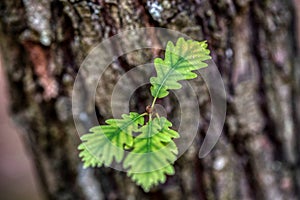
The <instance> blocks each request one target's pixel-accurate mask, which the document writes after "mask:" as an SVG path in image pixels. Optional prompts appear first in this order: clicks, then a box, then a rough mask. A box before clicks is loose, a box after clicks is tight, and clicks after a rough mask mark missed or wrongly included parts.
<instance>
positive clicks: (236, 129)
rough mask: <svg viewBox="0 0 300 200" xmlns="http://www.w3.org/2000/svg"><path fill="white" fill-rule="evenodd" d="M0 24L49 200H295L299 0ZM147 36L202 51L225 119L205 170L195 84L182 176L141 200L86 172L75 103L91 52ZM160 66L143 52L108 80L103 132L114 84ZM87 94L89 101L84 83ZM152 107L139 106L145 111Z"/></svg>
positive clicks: (42, 6) (21, 13)
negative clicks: (211, 65)
mask: <svg viewBox="0 0 300 200" xmlns="http://www.w3.org/2000/svg"><path fill="white" fill-rule="evenodd" d="M0 13H1V26H0V34H1V35H0V36H1V37H0V44H1V49H2V53H3V58H4V63H5V69H6V74H7V77H8V78H7V79H8V82H9V86H10V95H11V101H10V104H11V113H12V116H13V117H14V119H15V121H16V122H17V123H18V124H19V125H20V126H21V127H22V128H23V130H24V132H25V133H26V134H25V137H24V141H25V142H26V144H27V146H28V148H29V149H30V151H31V153H32V158H33V162H34V163H35V166H36V170H37V173H38V176H39V179H40V183H41V188H42V189H43V192H44V194H45V197H46V198H47V199H61V200H62V199H95V200H96V199H208V200H210V199H221V200H225V199H259V200H264V199H270V200H275V199H299V198H300V135H299V130H300V103H299V102H300V87H299V86H300V69H299V65H298V63H299V62H297V59H298V57H297V56H298V52H297V41H296V27H295V11H294V6H293V2H292V0H286V1H282V0H273V1H268V0H220V1H214V0H210V1H204V0H187V1H183V0H176V1H145V0H111V1H108V0H98V1H94V0H93V1H92V0H91V1H80V0H70V1H67V0H60V1H48V0H24V1H21V0H2V1H1V2H0ZM151 26H156V27H164V28H168V29H173V30H177V31H180V32H182V33H185V34H187V35H189V36H190V37H192V38H195V39H206V40H207V42H208V44H209V49H210V50H211V54H212V57H213V59H214V61H215V62H216V64H217V66H218V68H219V70H220V72H221V74H222V77H223V81H224V83H225V87H226V92H227V116H226V122H225V126H224V130H223V134H222V136H221V138H220V140H219V142H218V143H217V145H216V146H215V147H214V149H213V151H212V152H211V153H210V154H209V155H208V156H207V157H205V158H204V159H199V158H198V155H197V154H198V151H199V148H200V145H201V143H202V139H203V137H204V136H205V134H204V133H205V131H206V129H207V127H208V125H209V121H210V106H211V104H210V100H209V95H208V94H207V92H206V87H205V85H204V83H203V82H201V83H197V84H199V86H198V87H199V90H200V91H204V92H202V93H201V103H200V105H199V106H200V110H201V116H199V117H200V119H201V127H200V128H199V134H198V136H197V137H196V139H195V141H194V143H193V144H192V146H191V147H190V148H189V150H188V151H187V152H186V153H185V154H184V155H183V156H182V157H181V158H180V159H179V160H177V161H176V163H175V169H176V174H175V175H174V176H170V177H168V179H167V182H166V183H165V184H162V185H159V186H157V187H155V188H153V189H152V190H151V191H150V192H149V193H144V192H143V191H142V189H141V188H139V187H137V186H136V185H135V184H134V183H133V182H132V181H131V180H130V178H128V177H127V176H126V174H125V173H123V172H119V171H116V170H113V169H110V168H104V167H101V168H97V169H87V170H83V169H82V163H81V161H80V160H79V158H78V150H77V146H78V144H79V142H80V140H79V137H78V135H77V134H76V130H75V127H74V121H73V118H72V113H71V92H72V86H73V83H74V79H75V77H76V74H77V71H78V69H79V67H80V64H81V63H82V61H83V59H84V57H85V56H86V55H87V54H88V52H89V50H91V48H92V47H93V45H94V44H96V43H98V42H100V41H102V40H103V39H105V38H108V37H110V36H113V35H114V34H117V33H118V32H120V31H122V30H125V29H134V28H138V27H151ZM148 34H149V35H148V37H147V38H148V40H149V41H146V42H150V43H152V44H154V43H155V44H157V45H160V40H159V38H158V36H157V35H156V33H155V32H154V31H153V32H149V33H148ZM115 48H122V47H120V46H116V47H115ZM155 54H156V52H155V51H145V52H144V51H143V52H141V51H138V52H136V53H135V54H130V55H129V56H124V57H121V58H119V60H118V61H119V62H115V63H114V64H113V65H114V67H110V68H109V69H108V70H107V72H106V73H105V74H104V77H103V78H104V80H105V81H104V84H103V85H99V87H98V90H97V91H98V92H99V95H98V96H99V97H97V99H96V110H97V113H98V117H99V121H100V122H101V121H102V122H103V120H105V119H107V118H109V117H111V111H110V110H109V109H107V108H108V107H109V104H110V100H109V99H110V94H111V93H112V90H113V85H114V84H115V82H116V79H117V77H118V76H120V74H122V72H125V71H128V70H130V69H131V68H133V67H134V66H136V65H138V64H139V63H143V62H145V59H148V60H147V61H151V60H152V59H153V58H154V57H155V56H157V55H155ZM83 80H87V77H83ZM83 83H84V85H83V88H85V89H82V90H83V91H82V93H85V90H87V89H88V88H89V82H88V81H83ZM202 94H203V95H202ZM147 95H148V94H144V93H143V92H141V94H140V95H138V96H137V97H136V98H137V99H136V101H139V102H141V103H140V104H142V105H140V106H139V105H137V107H139V109H140V108H141V107H143V106H144V105H147V104H146V103H147V102H146V101H147V100H145V98H147V97H148V96H147ZM134 103H135V104H137V102H134ZM164 103H165V104H167V105H169V106H170V107H171V108H172V105H173V104H172V103H170V102H167V101H164ZM89 106H91V105H89ZM92 107H93V105H92ZM171 110H172V109H171Z"/></svg>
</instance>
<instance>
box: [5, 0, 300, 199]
mask: <svg viewBox="0 0 300 200" xmlns="http://www.w3.org/2000/svg"><path fill="white" fill-rule="evenodd" d="M295 2H296V6H297V15H298V21H297V23H298V33H300V23H299V22H300V14H299V13H300V0H295ZM299 45H300V44H299ZM0 56H1V52H0ZM0 60H1V57H0ZM3 73H4V72H3V66H2V62H0V131H1V134H0V159H1V162H0V199H1V200H8V199H9V200H19V199H23V200H27V199H31V200H35V199H43V197H42V195H41V192H40V191H39V187H38V185H39V183H38V181H37V178H36V177H35V169H34V167H33V165H32V163H31V158H30V157H29V153H28V149H26V148H25V147H24V145H23V142H22V130H20V129H19V128H17V127H16V126H15V125H14V124H13V122H12V120H11V119H10V117H9V114H8V103H9V97H8V95H7V88H6V84H5V79H4V76H3Z"/></svg>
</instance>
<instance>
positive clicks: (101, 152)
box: [78, 112, 144, 168]
mask: <svg viewBox="0 0 300 200" xmlns="http://www.w3.org/2000/svg"><path fill="white" fill-rule="evenodd" d="M122 118H123V119H109V120H106V123H107V125H101V126H95V127H93V128H91V129H90V133H89V134H85V135H83V136H82V137H81V140H82V141H83V142H82V143H81V144H80V145H79V146H78V149H79V150H81V152H80V154H79V157H81V158H82V161H84V167H85V168H86V167H90V166H91V167H101V166H102V165H105V166H109V165H111V163H112V162H113V159H114V158H115V160H116V162H118V163H119V162H121V160H122V159H123V157H124V150H123V147H124V145H126V146H129V147H131V146H132V144H133V137H132V132H133V131H138V129H139V125H143V124H144V117H143V115H140V114H138V113H135V112H131V113H130V114H129V115H126V114H123V115H122Z"/></svg>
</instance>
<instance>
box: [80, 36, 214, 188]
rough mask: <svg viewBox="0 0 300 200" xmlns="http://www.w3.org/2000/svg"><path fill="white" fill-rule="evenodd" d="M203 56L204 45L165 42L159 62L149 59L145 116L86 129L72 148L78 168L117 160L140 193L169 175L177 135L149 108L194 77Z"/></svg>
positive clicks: (133, 115)
mask: <svg viewBox="0 0 300 200" xmlns="http://www.w3.org/2000/svg"><path fill="white" fill-rule="evenodd" d="M209 53H210V51H209V50H208V49H207V44H206V42H205V41H203V42H198V41H194V40H185V39H183V38H179V39H178V40H177V42H176V45H174V44H173V43H172V42H168V44H167V47H166V51H165V58H164V59H161V58H156V59H155V60H154V66H155V69H156V72H157V76H156V77H152V78H151V79H150V83H151V88H150V90H151V94H152V96H153V97H154V99H153V102H152V104H151V107H150V109H149V110H150V112H145V113H142V114H139V113H136V112H130V113H129V114H123V115H122V119H109V120H106V124H105V125H100V126H96V127H93V128H91V129H90V131H89V133H87V134H84V135H83V136H82V137H81V140H82V143H81V144H80V145H79V146H78V149H79V150H80V154H79V157H81V159H82V161H83V163H84V167H85V168H86V167H101V166H106V167H108V166H111V164H112V163H113V162H114V161H115V162H116V163H121V162H122V164H123V167H124V168H125V169H127V175H128V176H129V177H131V179H132V180H133V181H134V182H136V184H137V185H140V186H141V187H142V188H143V189H144V191H145V192H148V191H149V190H150V189H151V188H152V187H153V186H155V185H158V184H159V183H164V182H165V181H166V176H167V175H173V174H174V173H175V170H174V167H173V164H174V162H175V160H176V158H177V154H178V148H177V146H176V144H175V142H174V139H175V138H179V133H178V132H176V131H175V130H172V129H171V127H172V123H171V122H170V121H168V120H167V119H166V118H165V117H160V116H159V115H158V114H156V113H152V112H151V110H153V108H154V105H155V102H156V100H157V99H158V98H164V97H166V96H167V95H168V94H169V90H175V89H180V88H181V87H182V85H181V84H180V83H179V82H178V81H182V80H189V79H193V78H196V77H197V74H196V73H195V72H194V71H195V70H198V69H201V68H203V67H206V66H207V64H206V63H205V62H204V61H206V60H208V59H210V58H211V57H210V56H209Z"/></svg>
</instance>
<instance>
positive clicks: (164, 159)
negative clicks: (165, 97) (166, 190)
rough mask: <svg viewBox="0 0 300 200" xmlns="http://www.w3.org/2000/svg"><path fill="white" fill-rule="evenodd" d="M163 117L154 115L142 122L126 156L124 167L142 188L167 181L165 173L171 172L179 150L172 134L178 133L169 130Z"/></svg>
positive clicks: (148, 187) (176, 136)
mask: <svg viewBox="0 0 300 200" xmlns="http://www.w3.org/2000/svg"><path fill="white" fill-rule="evenodd" d="M170 126H172V124H171V122H169V121H168V120H167V119H166V118H164V117H161V118H154V119H153V120H151V121H149V122H148V123H147V124H146V125H145V126H143V127H142V128H141V129H140V131H141V134H140V135H138V136H137V137H136V138H135V139H134V149H133V151H132V152H130V153H129V155H128V156H127V157H126V158H125V161H124V167H125V168H130V169H129V170H128V176H130V177H131V179H132V180H133V181H135V182H136V183H137V184H138V185H140V186H141V187H142V188H143V189H144V191H146V192H148V191H149V190H150V188H151V187H152V186H154V185H157V184H158V183H164V182H165V181H166V175H167V174H168V175H172V174H174V168H173V166H172V164H173V163H174V162H175V160H176V155H177V153H178V150H177V147H176V144H175V143H174V142H173V140H172V139H173V138H178V137H179V134H178V133H177V132H176V131H174V130H171V129H170V128H169V127H170Z"/></svg>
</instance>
